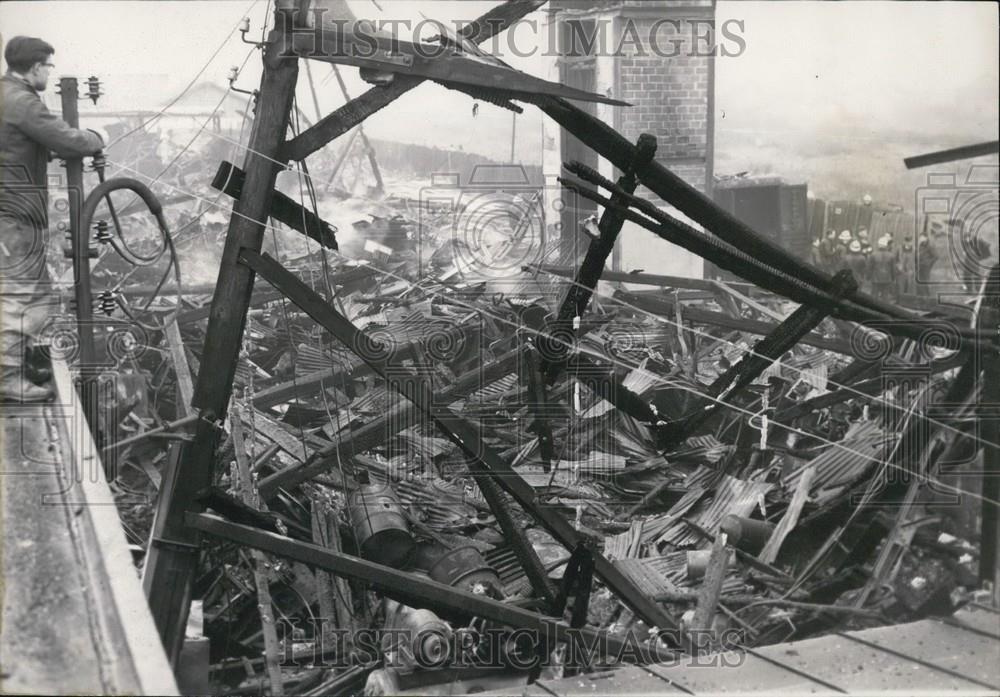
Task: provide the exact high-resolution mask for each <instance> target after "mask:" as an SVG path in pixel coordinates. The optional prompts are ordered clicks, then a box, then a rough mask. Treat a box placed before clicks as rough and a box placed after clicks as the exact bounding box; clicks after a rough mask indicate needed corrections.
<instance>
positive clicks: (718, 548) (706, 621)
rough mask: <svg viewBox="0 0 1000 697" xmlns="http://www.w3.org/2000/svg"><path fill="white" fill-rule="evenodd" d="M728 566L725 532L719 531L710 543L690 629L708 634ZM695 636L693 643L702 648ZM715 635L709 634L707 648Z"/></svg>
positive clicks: (701, 643)
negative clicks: (706, 566) (710, 552)
mask: <svg viewBox="0 0 1000 697" xmlns="http://www.w3.org/2000/svg"><path fill="white" fill-rule="evenodd" d="M728 567H729V548H728V547H727V546H726V533H724V532H720V533H719V534H718V535H716V537H715V541H714V542H713V543H712V554H711V556H710V557H709V559H708V569H707V570H706V571H705V578H704V580H702V582H701V586H700V587H699V588H698V603H697V605H696V606H695V610H694V619H693V620H691V631H692V632H697V633H700V634H701V635H702V636H709V635H708V634H706V632H709V631H710V630H711V628H712V620H713V619H715V611H716V608H718V606H719V594H720V593H722V582H723V581H725V580H726V569H727V568H728ZM698 638H699V637H697V636H696V639H695V645H696V646H698V647H699V648H702V646H703V642H701V641H699V640H698ZM715 643H716V642H715V637H712V636H710V642H709V643H708V646H704V648H709V647H711V646H714V645H715Z"/></svg>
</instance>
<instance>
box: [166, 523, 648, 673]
mask: <svg viewBox="0 0 1000 697" xmlns="http://www.w3.org/2000/svg"><path fill="white" fill-rule="evenodd" d="M186 521H187V524H188V525H189V526H190V527H191V528H192V529H193V530H200V531H202V532H205V533H208V534H209V535H212V536H214V537H217V538H219V539H223V540H228V541H230V542H235V543H237V544H241V545H246V546H248V547H252V548H254V549H259V550H261V551H262V552H268V553H270V554H275V555H277V556H280V557H285V558H286V559H292V560H294V561H298V562H301V563H303V564H305V565H307V566H311V567H313V568H317V569H323V570H324V571H329V572H330V573H331V574H335V575H337V576H343V577H345V578H348V579H352V580H356V581H361V582H363V583H365V584H367V585H369V586H371V587H372V588H373V589H374V590H376V591H378V592H380V593H382V594H383V595H386V596H388V597H390V598H393V599H395V600H398V601H399V602H402V603H405V604H407V605H410V606H412V607H418V608H428V609H430V610H434V611H435V612H440V613H441V614H443V615H446V616H449V617H455V616H458V617H482V618H484V619H488V620H491V621H493V622H497V623H499V624H502V625H505V626H508V627H513V628H520V629H526V630H529V631H531V632H536V633H537V634H536V638H537V639H540V640H546V639H554V640H556V641H559V642H568V641H572V640H574V635H575V636H576V637H580V638H583V639H586V640H587V641H588V644H589V645H591V646H595V647H596V648H597V651H596V653H597V654H598V655H605V656H611V657H616V658H617V657H621V656H623V655H624V652H625V649H626V642H625V641H623V640H622V639H618V638H616V637H613V636H611V635H608V634H607V633H606V632H602V631H598V630H594V629H590V628H587V627H581V628H571V627H569V626H567V625H566V623H565V622H560V621H558V620H555V619H550V618H548V617H545V616H544V615H539V614H537V613H534V612H531V611H530V610H525V609H523V608H519V607H517V606H516V605H514V604H512V603H506V602H501V601H499V600H494V599H492V598H490V597H488V596H485V595H480V594H477V593H472V592H470V591H465V590H460V589H458V588H453V587H451V586H446V585H444V584H443V583H438V582H437V581H432V580H430V579H429V578H421V577H420V576H417V575H415V574H412V573H407V572H405V571H399V570H397V569H394V568H392V567H390V566H383V565H381V564H376V563H375V562H370V561H366V560H364V559H360V558H358V557H353V556H350V555H348V554H344V553H343V552H335V551H333V550H331V549H326V548H323V547H320V546H318V545H314V544H312V543H309V542H302V541H300V540H293V539H292V538H290V537H285V536H283V535H279V534H276V533H273V532H270V531H268V530H260V529H257V528H253V527H250V526H247V525H240V524H238V523H231V522H229V521H227V520H225V519H223V518H220V517H218V516H215V515H210V514H207V513H189V514H188V515H187V519H186ZM629 647H630V648H632V649H639V648H641V647H637V646H635V645H634V642H633V644H630V645H629ZM646 658H648V657H646Z"/></svg>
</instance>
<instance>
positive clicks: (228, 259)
mask: <svg viewBox="0 0 1000 697" xmlns="http://www.w3.org/2000/svg"><path fill="white" fill-rule="evenodd" d="M295 16H296V15H295V13H294V11H292V10H286V9H284V8H282V7H280V6H279V7H278V8H277V9H276V10H275V24H274V26H275V29H273V30H272V31H271V33H270V35H269V36H268V42H267V46H266V48H265V50H264V55H263V61H264V72H263V75H262V77H261V83H260V90H259V95H258V98H257V99H258V101H257V113H256V117H255V119H254V124H253V130H252V131H251V134H250V144H249V147H248V149H247V155H246V159H245V162H244V165H243V171H244V172H246V181H245V182H244V184H243V188H242V191H241V194H240V197H239V199H238V200H237V201H236V203H235V204H234V206H233V214H232V216H231V217H230V219H229V230H228V232H227V235H226V244H225V247H224V249H223V253H222V263H221V266H220V269H219V280H218V282H217V284H216V287H215V295H214V297H213V298H212V306H211V311H210V314H209V321H208V331H207V333H206V338H205V348H204V355H205V356H211V357H212V365H213V366H214V369H212V370H201V371H199V374H198V381H197V385H196V387H195V395H194V402H193V404H192V406H193V407H194V408H195V409H197V410H198V413H199V415H200V418H199V420H198V425H197V427H196V430H195V435H194V440H193V441H192V442H191V443H189V444H187V445H186V446H185V447H184V448H183V449H182V452H181V453H180V454H179V456H178V457H177V458H176V462H175V466H174V467H172V468H171V470H170V471H169V472H167V473H165V474H166V475H167V476H165V477H164V488H163V490H162V491H161V492H160V496H161V497H163V498H164V505H163V506H161V508H160V509H159V510H158V511H157V519H156V520H155V521H154V526H153V533H152V538H151V540H150V546H149V554H148V557H147V562H146V567H145V569H144V573H143V588H144V590H145V591H146V597H147V599H148V600H149V603H150V609H151V611H152V613H153V618H154V620H155V622H156V626H157V629H158V630H159V632H160V638H161V639H162V641H163V646H164V648H165V649H166V652H167V655H168V656H169V657H170V659H171V661H172V662H173V663H174V664H175V665H176V660H177V657H178V655H179V654H180V649H181V646H182V644H183V640H184V629H185V626H186V624H187V617H188V611H189V608H190V604H191V593H192V586H193V584H194V579H195V573H196V571H197V564H198V544H199V540H200V533H198V532H197V531H195V530H193V529H191V528H189V527H187V526H186V525H185V524H184V515H185V513H187V512H189V511H196V510H200V507H199V505H198V504H197V503H196V501H195V498H196V495H197V493H198V492H199V491H201V490H202V489H205V488H207V487H209V486H211V484H212V483H213V479H214V475H215V471H214V470H215V460H216V447H217V445H218V441H219V436H220V434H221V433H222V428H221V426H222V422H223V421H224V419H225V417H226V410H227V408H228V406H229V399H230V396H231V395H232V387H233V378H234V375H235V372H236V366H237V363H238V362H239V353H240V345H241V342H242V340H243V330H244V326H245V323H246V317H247V310H248V309H249V303H250V297H251V293H252V292H253V284H254V273H253V271H252V270H251V269H250V268H248V267H247V266H245V265H243V264H240V263H239V254H240V252H241V251H242V250H247V249H249V250H254V251H259V250H260V249H261V245H262V243H263V239H264V232H265V223H266V221H267V220H268V216H269V212H270V209H271V201H272V199H273V198H274V184H275V179H276V178H277V175H278V172H279V171H280V170H281V169H282V164H281V163H280V162H279V161H278V160H279V158H280V151H281V146H282V144H283V143H284V139H285V134H286V132H287V129H288V122H289V114H290V112H291V108H292V98H293V97H294V95H295V85H296V80H297V77H298V59H297V58H295V57H287V56H282V53H283V52H284V47H285V41H286V38H288V37H287V35H288V34H290V33H291V29H292V22H293V20H294V19H295Z"/></svg>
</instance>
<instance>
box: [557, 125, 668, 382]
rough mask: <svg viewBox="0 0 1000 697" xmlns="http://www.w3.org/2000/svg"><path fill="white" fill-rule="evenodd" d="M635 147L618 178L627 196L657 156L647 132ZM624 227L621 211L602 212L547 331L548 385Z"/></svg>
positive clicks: (567, 348) (605, 210) (606, 210)
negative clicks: (639, 171)
mask: <svg viewBox="0 0 1000 697" xmlns="http://www.w3.org/2000/svg"><path fill="white" fill-rule="evenodd" d="M635 147H636V157H635V160H634V161H633V163H632V166H631V167H629V168H628V169H627V170H626V171H625V172H624V173H623V174H622V176H621V177H619V179H618V186H620V187H621V189H622V191H625V192H627V193H629V194H631V193H634V192H635V189H636V187H637V186H638V185H639V182H638V180H637V179H636V177H635V172H636V170H637V169H639V168H641V167H645V166H646V165H648V164H649V163H650V162H651V161H652V160H653V157H654V156H655V155H656V138H655V137H654V136H652V135H650V134H649V133H643V134H642V135H641V136H639V140H638V141H637V142H636V146H635ZM612 200H613V201H616V202H617V203H621V204H624V203H625V201H624V199H622V198H621V197H620V196H617V194H615V195H614V196H612ZM624 224H625V216H623V215H622V214H621V212H620V211H618V210H616V209H614V208H605V209H604V212H603V213H602V214H601V221H600V223H598V233H599V234H598V236H597V237H596V238H595V239H593V240H591V242H590V245H589V246H588V247H587V254H586V256H584V258H583V262H582V263H581V264H580V268H579V270H578V271H577V273H576V278H575V279H574V280H573V283H571V284H570V286H569V288H567V289H566V297H565V298H563V301H562V304H561V305H560V306H559V311H558V313H557V314H556V318H555V320H554V322H553V323H552V326H551V327H550V328H549V330H548V333H549V335H550V336H551V337H552V338H553V339H555V341H552V342H550V343H551V344H552V345H551V346H548V347H547V348H548V350H547V351H545V352H543V353H544V354H549V355H545V356H544V357H545V360H544V362H543V363H542V366H541V371H542V373H543V374H544V375H545V377H546V379H547V380H548V382H549V383H550V384H551V383H553V382H555V380H556V378H557V377H558V375H559V372H560V371H561V369H562V363H563V361H564V360H565V357H566V355H567V353H568V351H569V347H570V346H571V345H572V343H573V339H574V338H575V337H576V327H575V326H574V320H575V321H577V322H578V321H579V319H578V318H582V317H583V315H584V313H585V312H586V311H587V305H588V304H589V303H590V298H591V297H592V296H593V294H594V288H596V287H597V282H598V281H600V280H601V274H602V273H603V272H604V266H605V264H607V261H608V257H609V256H611V252H613V251H614V248H615V242H616V241H617V240H618V234H619V233H620V232H621V230H622V225H624ZM571 234H575V231H572V233H571Z"/></svg>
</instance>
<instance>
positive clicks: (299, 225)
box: [212, 160, 338, 249]
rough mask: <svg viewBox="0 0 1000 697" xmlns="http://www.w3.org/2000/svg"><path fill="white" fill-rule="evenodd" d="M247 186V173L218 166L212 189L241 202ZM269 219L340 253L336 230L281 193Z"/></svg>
mask: <svg viewBox="0 0 1000 697" xmlns="http://www.w3.org/2000/svg"><path fill="white" fill-rule="evenodd" d="M244 182H246V173H245V172H244V171H243V170H242V169H240V168H239V167H237V166H236V165H234V164H233V163H231V162H226V161H225V160H223V161H222V162H220V163H219V170H218V171H217V172H216V173H215V178H214V179H212V188H213V189H218V190H219V191H221V192H222V193H224V194H226V195H227V196H231V197H232V198H234V199H236V200H239V198H240V194H242V193H243V184H244ZM268 215H270V216H271V217H272V218H274V219H275V220H277V221H278V222H281V223H284V224H285V225H287V226H288V227H290V228H292V229H293V230H298V231H299V232H301V233H302V234H303V235H305V236H306V237H309V238H311V239H313V240H316V241H317V242H319V243H320V244H321V245H323V246H324V247H326V248H327V249H338V247H337V237H336V233H337V228H335V227H333V226H332V225H330V223H328V222H326V221H325V220H323V219H322V218H320V217H319V216H317V215H316V214H315V213H313V212H312V211H310V210H307V209H306V208H304V207H303V206H302V204H300V203H298V202H296V201H294V200H292V199H291V198H289V197H288V196H285V194H283V193H281V192H280V191H275V192H274V197H273V198H272V199H271V208H270V210H269V211H268Z"/></svg>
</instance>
